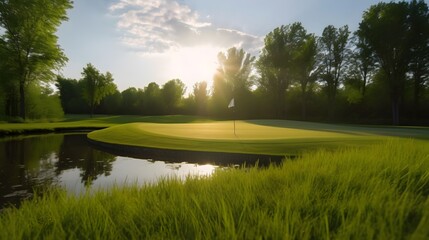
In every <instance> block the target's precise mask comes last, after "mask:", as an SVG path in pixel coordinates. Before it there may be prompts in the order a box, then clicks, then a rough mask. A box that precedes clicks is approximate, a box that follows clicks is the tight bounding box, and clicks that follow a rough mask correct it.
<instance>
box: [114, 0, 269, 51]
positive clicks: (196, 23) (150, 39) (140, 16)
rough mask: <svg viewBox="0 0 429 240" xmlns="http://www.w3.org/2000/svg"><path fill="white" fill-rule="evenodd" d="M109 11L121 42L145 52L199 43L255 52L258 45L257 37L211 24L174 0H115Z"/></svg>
mask: <svg viewBox="0 0 429 240" xmlns="http://www.w3.org/2000/svg"><path fill="white" fill-rule="evenodd" d="M110 12H111V13H112V14H113V15H115V16H117V17H118V23H117V27H118V28H119V29H120V30H121V31H123V32H124V35H123V37H122V41H123V43H124V44H126V45H127V46H130V47H133V48H135V49H138V50H139V51H141V52H143V53H146V54H153V53H164V52H168V51H170V50H174V49H178V48H183V47H192V46H201V45H212V46H216V47H221V48H229V47H232V46H237V47H242V48H244V49H245V50H246V51H249V52H252V53H257V52H258V51H259V49H260V47H261V46H262V38H261V37H258V36H253V35H251V34H247V33H244V32H241V31H238V30H233V29H226V28H222V27H220V26H213V25H212V23H210V22H207V21H204V20H201V18H200V16H199V15H198V13H197V12H196V11H194V10H192V9H190V8H189V7H188V6H186V5H183V4H180V3H178V2H177V1H175V0H119V2H117V3H115V4H112V5H111V6H110Z"/></svg>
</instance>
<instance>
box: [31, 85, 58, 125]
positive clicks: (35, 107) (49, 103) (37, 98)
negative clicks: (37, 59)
mask: <svg viewBox="0 0 429 240" xmlns="http://www.w3.org/2000/svg"><path fill="white" fill-rule="evenodd" d="M26 95H27V98H26V100H27V101H26V108H27V115H28V117H29V118H31V119H61V118H63V116H64V111H63V109H62V107H61V101H60V98H59V96H58V94H56V93H54V92H53V91H52V89H51V88H50V87H47V86H38V85H36V84H34V83H32V84H30V85H29V86H27V88H26Z"/></svg>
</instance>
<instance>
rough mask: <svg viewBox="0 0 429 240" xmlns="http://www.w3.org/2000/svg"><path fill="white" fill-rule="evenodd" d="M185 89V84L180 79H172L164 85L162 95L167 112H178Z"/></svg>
mask: <svg viewBox="0 0 429 240" xmlns="http://www.w3.org/2000/svg"><path fill="white" fill-rule="evenodd" d="M185 91H186V87H185V84H184V83H183V82H182V81H180V79H172V80H170V81H168V82H166V83H165V84H164V85H163V86H162V89H161V96H162V99H163V102H164V104H165V107H166V110H167V114H176V113H177V110H178V107H179V105H180V103H181V100H182V98H183V95H184V94H185Z"/></svg>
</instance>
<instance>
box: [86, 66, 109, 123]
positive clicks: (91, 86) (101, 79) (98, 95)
mask: <svg viewBox="0 0 429 240" xmlns="http://www.w3.org/2000/svg"><path fill="white" fill-rule="evenodd" d="M82 76H83V79H82V80H81V81H82V82H83V83H84V92H83V96H84V99H85V100H86V101H87V103H88V105H89V108H90V114H91V117H92V115H93V114H94V108H95V106H97V105H98V104H99V103H100V101H101V100H102V99H103V98H104V97H106V96H107V95H110V94H113V93H115V91H116V85H115V83H113V76H112V74H111V73H110V72H106V73H105V74H101V73H100V72H99V71H98V70H97V69H96V68H95V67H94V66H93V65H92V64H90V63H88V64H87V65H86V67H84V68H83V72H82Z"/></svg>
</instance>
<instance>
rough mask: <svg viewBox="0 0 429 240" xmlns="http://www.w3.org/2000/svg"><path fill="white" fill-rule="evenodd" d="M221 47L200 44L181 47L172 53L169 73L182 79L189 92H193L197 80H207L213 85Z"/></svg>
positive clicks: (209, 84)
mask: <svg viewBox="0 0 429 240" xmlns="http://www.w3.org/2000/svg"><path fill="white" fill-rule="evenodd" d="M220 51H221V49H219V48H215V47H211V46H198V47H188V48H181V49H180V50H177V51H175V52H172V53H171V54H170V67H169V69H168V70H169V75H171V76H174V78H179V79H180V80H182V81H183V82H184V83H185V84H186V87H187V92H188V93H190V92H192V89H193V85H194V84H195V83H196V82H202V81H206V82H207V84H208V86H209V87H211V85H212V79H213V75H214V73H215V71H216V68H217V54H218V53H219V52H220Z"/></svg>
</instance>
